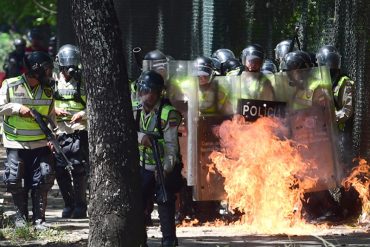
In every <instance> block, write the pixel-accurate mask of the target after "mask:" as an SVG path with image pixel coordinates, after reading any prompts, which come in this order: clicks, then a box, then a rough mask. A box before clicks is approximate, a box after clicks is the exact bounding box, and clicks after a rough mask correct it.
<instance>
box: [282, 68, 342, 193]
mask: <svg viewBox="0 0 370 247" xmlns="http://www.w3.org/2000/svg"><path fill="white" fill-rule="evenodd" d="M286 84H287V85H288V86H289V87H290V88H292V89H293V93H292V94H290V95H291V98H290V100H289V101H288V102H289V103H288V108H289V113H288V117H287V118H288V120H289V125H290V126H289V127H290V129H291V139H292V140H293V141H295V142H296V144H297V145H296V146H297V148H298V151H299V152H300V154H301V156H302V157H303V158H304V160H305V161H307V162H309V163H310V164H311V166H310V169H309V170H308V171H307V172H305V173H304V174H303V175H301V176H308V177H311V178H316V179H318V180H317V184H316V185H315V187H314V188H313V189H312V190H310V191H320V190H325V189H328V188H333V187H336V186H337V185H338V182H339V181H338V180H339V179H340V177H341V169H340V167H339V163H338V153H337V148H336V144H335V143H336V142H335V140H336V127H335V112H334V105H333V99H332V91H331V80H330V76H329V73H328V71H327V69H326V68H323V67H321V68H311V69H305V70H295V71H290V72H287V74H286ZM289 91H290V92H291V90H289Z"/></svg>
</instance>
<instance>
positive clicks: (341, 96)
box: [316, 45, 354, 170]
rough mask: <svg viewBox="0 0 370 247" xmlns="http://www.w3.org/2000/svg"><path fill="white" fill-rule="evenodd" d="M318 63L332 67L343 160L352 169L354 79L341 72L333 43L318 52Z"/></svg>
mask: <svg viewBox="0 0 370 247" xmlns="http://www.w3.org/2000/svg"><path fill="white" fill-rule="evenodd" d="M316 58H317V63H318V64H319V65H320V66H327V67H328V68H329V69H330V76H331V79H332V85H333V96H334V97H333V98H334V104H335V109H336V111H335V115H336V121H337V124H338V128H339V139H340V148H341V152H340V153H341V154H342V155H343V157H342V160H343V162H344V163H345V165H346V167H347V169H348V170H349V169H351V168H352V166H351V164H352V159H353V158H354V154H353V144H352V128H353V111H354V110H353V99H352V98H353V94H354V89H353V88H354V81H352V80H351V79H350V78H349V77H348V76H346V75H344V74H341V71H340V66H341V57H340V54H339V53H338V51H337V49H336V48H335V47H334V46H331V45H325V46H323V47H321V48H320V49H319V51H318V53H317V54H316Z"/></svg>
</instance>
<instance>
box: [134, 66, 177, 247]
mask: <svg viewBox="0 0 370 247" xmlns="http://www.w3.org/2000/svg"><path fill="white" fill-rule="evenodd" d="M163 89H164V81H163V78H162V76H161V75H160V74H158V73H156V72H155V71H153V70H150V71H145V72H143V73H142V75H141V76H140V78H139V80H138V90H139V97H140V100H141V103H142V107H141V108H139V109H138V110H137V111H136V112H134V115H135V119H136V121H137V123H138V126H139V131H138V142H139V150H140V164H141V176H142V182H143V185H142V186H143V200H144V205H148V203H147V202H146V200H150V198H151V197H152V195H153V194H154V195H155V198H156V201H157V204H158V213H159V219H160V225H161V231H162V236H163V238H162V246H176V245H177V238H176V227H175V200H176V197H175V193H176V192H177V191H179V189H180V187H181V185H182V179H181V169H182V166H181V164H182V163H181V158H180V151H179V140H178V126H179V124H180V122H181V115H180V113H179V112H178V111H176V109H175V108H174V107H173V106H171V105H170V104H168V103H166V102H167V101H163V97H162V91H163ZM150 138H155V139H156V140H158V149H159V157H160V162H161V165H162V166H163V171H164V178H165V192H166V194H167V201H166V202H164V200H163V198H164V197H163V191H162V188H161V186H160V183H159V181H158V180H159V179H157V177H159V174H158V170H156V163H155V156H154V155H156V154H155V153H154V150H155V149H154V148H153V147H152V144H151V140H150ZM146 212H148V211H147V210H146Z"/></svg>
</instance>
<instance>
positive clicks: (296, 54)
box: [281, 51, 312, 89]
mask: <svg viewBox="0 0 370 247" xmlns="http://www.w3.org/2000/svg"><path fill="white" fill-rule="evenodd" d="M310 67H312V63H311V58H310V56H309V55H308V54H307V53H306V52H303V51H293V52H289V53H288V54H286V55H285V56H284V58H283V61H282V64H281V69H282V70H283V71H286V72H287V76H288V78H289V85H290V86H292V87H298V88H301V89H304V87H305V86H304V83H305V81H306V80H307V76H308V74H307V72H308V71H307V70H304V69H308V68H310Z"/></svg>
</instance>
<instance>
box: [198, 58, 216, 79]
mask: <svg viewBox="0 0 370 247" xmlns="http://www.w3.org/2000/svg"><path fill="white" fill-rule="evenodd" d="M194 67H195V76H213V75H214V65H213V62H212V59H210V58H209V57H203V56H200V57H197V58H196V59H195V60H194Z"/></svg>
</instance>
